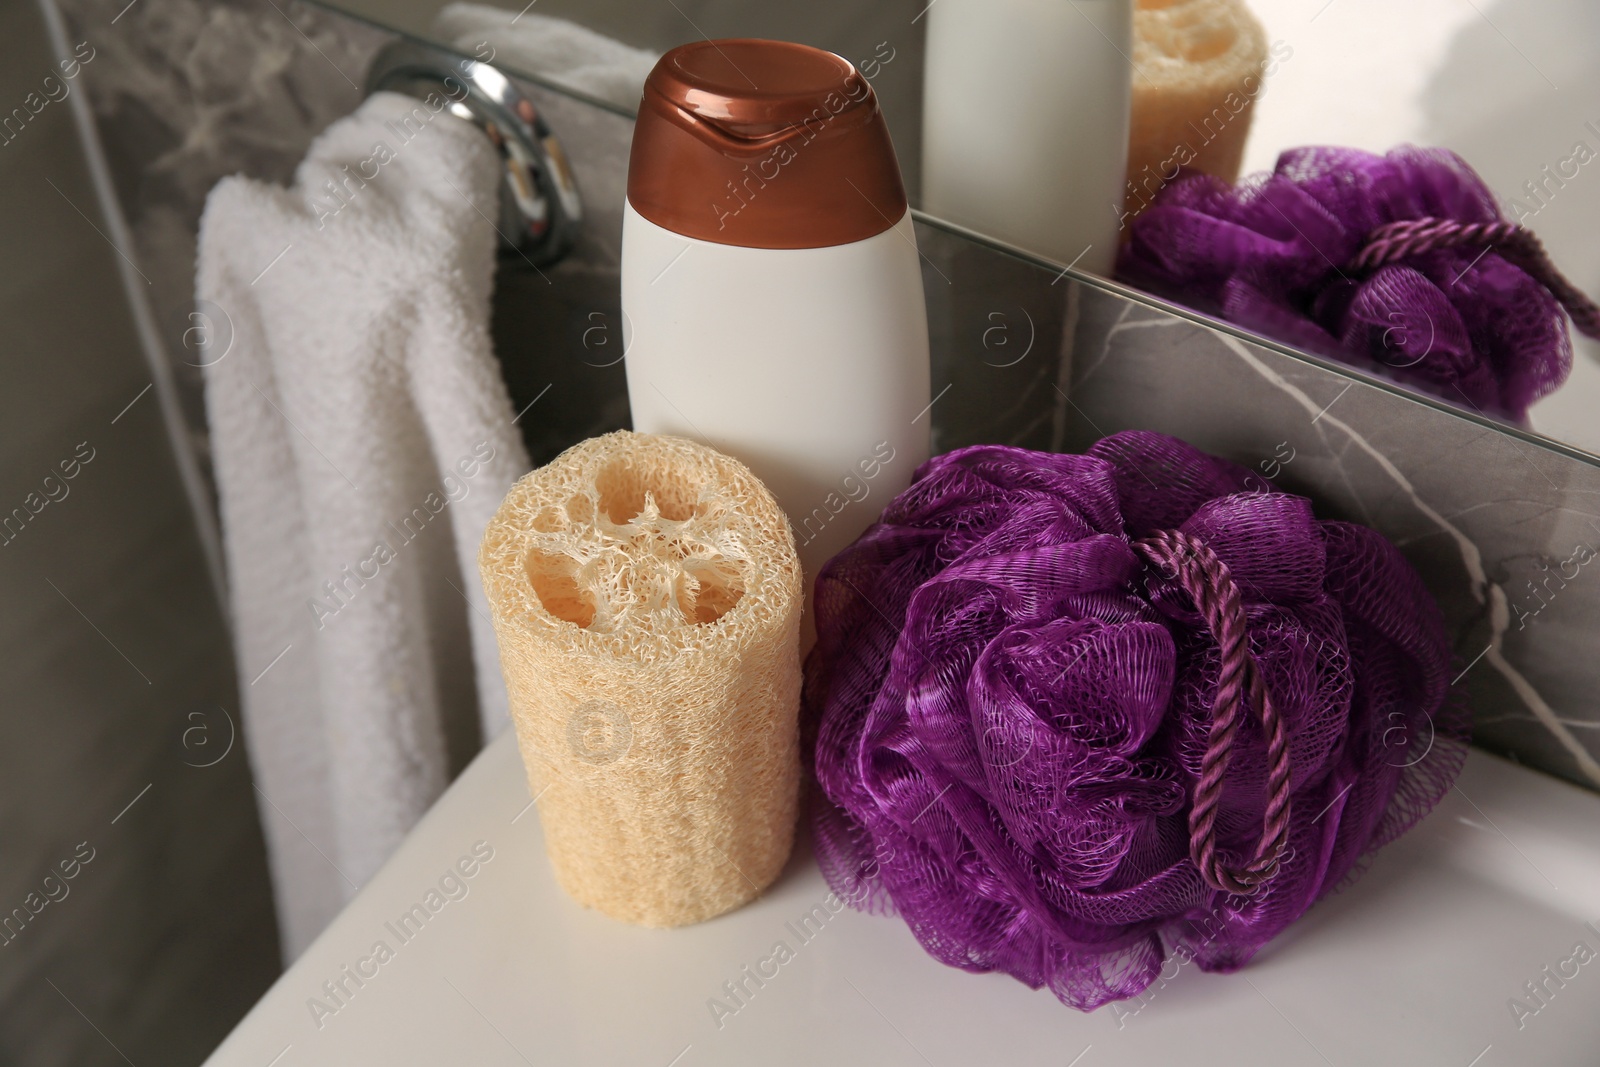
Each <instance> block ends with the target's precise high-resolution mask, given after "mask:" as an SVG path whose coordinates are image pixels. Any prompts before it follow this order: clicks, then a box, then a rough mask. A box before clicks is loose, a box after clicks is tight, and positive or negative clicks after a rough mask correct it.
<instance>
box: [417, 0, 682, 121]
mask: <svg viewBox="0 0 1600 1067" xmlns="http://www.w3.org/2000/svg"><path fill="white" fill-rule="evenodd" d="M433 35H434V36H435V37H438V38H439V39H441V40H445V41H449V42H451V43H452V44H453V45H454V46H455V47H456V48H458V49H460V50H461V51H463V52H465V53H466V54H467V55H469V56H476V57H478V58H479V59H481V60H483V61H484V62H489V61H490V60H491V58H492V59H493V61H494V62H497V63H499V64H501V65H502V66H506V67H509V68H511V69H513V70H522V71H526V72H527V73H529V74H538V75H541V76H543V77H546V78H549V79H550V80H551V81H553V82H556V83H558V84H560V85H564V86H567V87H568V88H571V89H576V90H578V91H579V92H581V93H587V94H588V95H590V96H593V97H596V98H598V99H600V100H604V101H606V102H607V103H611V104H615V105H617V106H618V107H623V108H627V109H628V110H630V111H632V110H634V109H636V108H637V107H638V106H639V97H640V96H642V95H643V93H644V79H645V76H646V75H648V74H649V73H650V68H652V67H654V66H655V65H656V60H658V59H660V58H661V53H659V52H652V51H649V50H648V49H644V48H632V47H630V46H628V45H625V44H623V43H622V42H620V41H614V40H612V39H611V38H610V37H607V36H605V35H604V34H599V33H596V32H595V31H593V30H591V29H588V28H587V27H584V26H580V25H578V24H577V23H575V22H569V21H567V20H566V19H558V18H550V17H548V16H545V15H533V14H529V13H528V12H527V11H526V10H524V11H522V12H521V13H520V14H519V13H517V12H514V11H506V10H503V9H501V8H497V7H488V6H486V5H484V4H471V3H455V4H447V5H446V6H445V8H444V9H443V10H442V11H440V12H439V14H438V15H437V16H435V18H434V20H433ZM489 49H493V52H492V53H491V52H490V51H489Z"/></svg>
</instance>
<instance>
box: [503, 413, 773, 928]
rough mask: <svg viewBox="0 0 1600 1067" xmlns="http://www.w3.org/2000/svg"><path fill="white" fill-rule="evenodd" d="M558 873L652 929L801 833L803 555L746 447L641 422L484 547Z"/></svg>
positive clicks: (730, 883)
mask: <svg viewBox="0 0 1600 1067" xmlns="http://www.w3.org/2000/svg"><path fill="white" fill-rule="evenodd" d="M478 563H479V567H480V569H481V570H482V572H483V584H484V588H485V590H486V591H487V592H488V595H489V603H490V605H491V607H492V609H493V612H494V626H495V633H496V635H497V636H498V638H499V641H500V663H501V667H502V669H503V670H504V671H505V677H506V685H507V687H508V689H509V690H510V694H511V713H512V718H513V720H514V721H515V723H516V728H517V740H518V742H519V744H520V745H521V748H522V757H523V760H524V762H525V763H526V764H527V766H528V781H529V785H530V787H531V789H532V792H533V795H534V796H535V797H537V798H538V800H539V815H540V818H541V820H542V821H543V823H544V829H545V842H546V846H547V848H548V849H549V853H550V859H551V862H552V864H553V865H554V867H555V871H556V876H557V878H558V879H559V880H560V882H561V884H562V886H563V887H564V888H565V889H566V890H567V892H568V893H570V894H572V896H573V897H575V898H576V899H577V900H578V901H580V902H581V903H583V904H585V905H587V906H590V907H594V908H598V909H599V910H601V911H603V912H605V913H606V914H607V915H610V916H612V917H613V918H616V919H622V920H624V921H627V922H635V923H640V924H643V925H645V926H679V925H683V924H685V923H692V922H699V921H701V920H703V919H709V918H711V917H712V916H713V915H718V914H721V913H722V912H725V911H727V910H729V909H730V908H735V907H738V906H739V905H740V904H743V903H745V902H746V901H748V900H750V899H751V898H753V897H755V896H756V895H757V894H759V893H760V892H761V890H762V889H764V888H766V887H767V886H768V885H770V884H771V883H772V881H773V879H774V878H776V877H777V875H778V872H779V871H780V870H781V869H782V867H783V864H784V861H785V860H786V859H787V858H788V855H789V848H790V845H791V844H792V842H793V838H794V821H795V805H796V797H797V790H798V783H799V762H798V754H797V747H796V746H797V738H796V716H797V712H798V708H799V700H800V664H799V622H800V605H801V579H800V564H799V561H798V560H797V558H796V556H795V549H794V538H793V536H792V535H791V533H790V531H789V525H788V522H787V520H786V519H785V518H784V515H783V512H782V511H780V510H779V509H778V505H777V503H776V502H775V501H774V500H773V498H772V495H771V494H770V493H769V492H768V491H767V489H766V487H765V486H763V485H762V484H761V482H760V481H758V480H757V479H756V477H755V475H753V474H751V473H750V471H749V470H748V469H747V468H746V467H745V466H744V465H743V464H741V463H739V462H738V461H737V460H734V459H730V458H729V457H727V456H724V455H722V454H721V453H719V452H716V451H713V450H712V449H710V448H707V447H705V446H704V445H700V444H696V443H695V442H693V441H687V440H684V439H682V438H678V437H660V436H654V435H650V434H636V433H630V432H627V431H620V432H618V433H611V434H606V435H605V436H603V437H596V438H593V439H591V440H588V441H585V442H584V443H582V444H580V445H578V446H576V447H574V448H570V449H568V450H567V451H566V452H563V453H562V454H561V455H560V456H557V457H556V459H555V460H554V461H552V462H551V463H549V464H548V465H546V466H544V467H541V468H539V469H538V470H536V471H534V472H532V473H531V474H528V475H526V476H525V477H523V479H522V480H521V481H519V482H518V483H517V484H516V485H515V486H514V487H512V489H511V491H510V493H508V494H507V495H506V498H505V500H504V502H503V503H501V505H500V510H499V511H497V512H496V513H495V516H494V519H493V521H491V522H490V524H489V528H488V530H487V531H486V532H485V534H484V538H483V547H482V549H481V550H480V552H479V556H478Z"/></svg>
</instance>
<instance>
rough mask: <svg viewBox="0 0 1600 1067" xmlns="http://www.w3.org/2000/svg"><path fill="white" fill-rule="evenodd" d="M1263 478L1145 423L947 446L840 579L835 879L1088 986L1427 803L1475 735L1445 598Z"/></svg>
mask: <svg viewBox="0 0 1600 1067" xmlns="http://www.w3.org/2000/svg"><path fill="white" fill-rule="evenodd" d="M1252 486H1260V479H1259V478H1254V477H1252V476H1251V475H1250V472H1248V471H1246V470H1245V469H1243V468H1241V467H1238V466H1235V465H1234V464H1231V463H1227V462H1224V461H1222V460H1218V459H1215V458H1213V457H1211V456H1208V455H1206V454H1205V453H1203V452H1200V451H1198V450H1196V449H1194V448H1192V447H1190V446H1189V445H1187V444H1185V443H1183V442H1182V441H1179V440H1177V439H1175V438H1171V437H1166V436H1163V435H1160V434H1153V433H1141V432H1130V433H1121V434H1116V435H1114V436H1112V437H1108V438H1106V439H1104V440H1102V441H1100V442H1099V443H1098V444H1096V445H1095V446H1094V447H1093V448H1091V449H1090V450H1089V452H1088V454H1087V455H1081V456H1079V455H1056V454H1049V453H1041V452H1030V451H1027V450H1025V449H1019V448H1010V447H1006V446H1001V445H982V446H977V447H972V448H966V449H961V450H959V451H956V452H951V453H949V454H947V455H943V456H939V457H937V458H935V459H932V460H930V461H929V462H928V463H926V464H924V465H923V466H922V467H921V468H920V469H919V470H918V472H917V479H916V481H915V482H914V483H913V484H912V485H911V487H910V488H909V489H907V490H906V491H905V492H904V493H902V494H900V496H898V497H896V498H895V500H893V501H892V502H891V503H890V504H889V506H888V508H887V509H885V511H884V513H883V516H882V518H881V520H880V522H878V523H877V524H876V525H874V526H873V527H871V528H870V529H869V530H868V531H867V532H866V533H865V534H863V535H862V537H861V538H860V540H858V541H857V542H856V543H855V544H854V545H852V546H851V547H849V548H848V549H846V550H845V551H844V552H842V553H840V554H839V555H838V556H836V557H834V559H833V560H831V561H830V562H829V563H828V564H827V566H826V567H825V568H824V569H823V571H822V573H821V575H820V576H819V577H818V579H817V587H816V621H817V645H816V647H815V649H814V650H813V651H812V653H811V655H810V657H809V658H808V659H807V661H806V668H805V675H806V677H805V691H804V693H805V695H804V707H805V718H806V722H807V729H808V731H809V734H810V737H811V740H812V744H811V756H812V768H813V771H814V773H815V775H816V779H817V781H818V783H819V785H820V787H821V792H822V794H823V796H822V797H819V798H818V800H817V806H816V837H817V854H818V857H819V859H820V862H821V864H822V869H823V872H824V874H825V876H826V877H827V879H828V881H829V883H830V884H831V885H832V886H833V888H834V889H835V891H836V892H837V893H838V894H839V895H840V896H841V897H843V898H844V899H846V900H849V901H851V902H853V903H855V904H856V906H858V907H862V908H864V909H866V910H869V911H895V912H898V913H899V914H900V915H901V916H902V917H903V918H904V919H905V920H906V922H907V923H908V924H909V925H910V927H911V929H912V931H913V932H914V933H915V935H916V936H917V938H918V940H920V941H921V942H922V944H923V946H924V947H925V948H926V949H927V950H928V952H929V953H931V954H932V955H933V956H935V957H936V958H938V959H940V960H942V961H944V962H945V963H948V964H950V965H952V966H955V967H960V968H963V969H965V970H969V971H979V972H981V971H995V970H998V971H1004V972H1006V973H1008V974H1011V975H1013V976H1014V977H1016V978H1018V979H1020V980H1021V981H1023V982H1025V983H1027V984H1028V985H1029V986H1031V987H1033V988H1039V987H1041V986H1049V987H1050V989H1051V991H1052V992H1054V993H1055V994H1056V996H1058V997H1059V998H1060V999H1061V1000H1062V1001H1064V1002H1065V1003H1067V1004H1070V1005H1072V1006H1073V1007H1076V1008H1081V1009H1084V1010H1088V1009H1091V1008H1094V1007H1097V1006H1099V1005H1101V1004H1103V1003H1105V1002H1107V1001H1111V1000H1117V999H1121V998H1126V997H1131V996H1135V995H1137V994H1138V993H1139V992H1141V991H1142V990H1144V989H1145V988H1146V987H1147V986H1149V985H1150V983H1151V982H1152V981H1153V980H1154V979H1155V978H1156V976H1157V975H1158V974H1159V973H1160V971H1161V969H1162V966H1163V963H1164V961H1165V960H1166V958H1167V957H1168V956H1169V954H1179V955H1182V956H1183V957H1184V958H1193V959H1194V960H1196V961H1197V962H1198V964H1199V965H1200V967H1201V968H1202V969H1204V970H1209V971H1226V970H1231V969H1233V968H1236V967H1239V966H1241V965H1242V964H1244V963H1245V962H1246V961H1248V960H1249V959H1250V957H1251V956H1252V955H1253V954H1254V953H1255V952H1256V951H1257V950H1258V949H1260V948H1261V946H1262V945H1264V944H1266V942H1267V941H1268V940H1270V939H1271V938H1272V937H1273V936H1274V935H1276V934H1277V933H1278V932H1279V931H1281V930H1282V929H1283V928H1284V927H1286V926H1287V925H1288V924H1289V923H1291V922H1293V921H1294V920H1295V919H1296V918H1298V917H1299V916H1300V915H1301V914H1303V913H1304V912H1305V910H1306V909H1307V908H1308V907H1309V906H1310V905H1311V904H1312V902H1313V901H1315V900H1317V899H1318V898H1319V897H1321V896H1322V895H1323V894H1325V893H1327V892H1328V891H1329V890H1331V889H1333V888H1334V887H1335V886H1337V885H1339V884H1341V883H1342V882H1343V881H1346V880H1348V879H1349V878H1351V877H1353V876H1354V875H1356V874H1357V873H1359V869H1360V867H1361V866H1362V861H1363V858H1364V857H1366V856H1368V855H1369V854H1370V853H1371V852H1372V851H1373V850H1374V849H1376V848H1378V847H1379V846H1381V845H1383V844H1385V843H1387V842H1388V841H1390V840H1392V839H1394V838H1395V837H1397V836H1398V835H1399V834H1400V833H1402V832H1403V831H1405V830H1406V829H1407V828H1408V827H1410V826H1411V825H1412V824H1413V823H1414V822H1415V821H1416V820H1417V819H1419V818H1420V817H1421V816H1422V815H1423V814H1424V813H1426V812H1427V811H1428V809H1429V808H1430V807H1432V805H1433V804H1434V803H1435V802H1437V801H1438V799H1439V798H1440V797H1441V796H1442V795H1443V794H1444V792H1445V791H1446V790H1447V789H1449V787H1450V784H1451V782H1452V781H1454V779H1455V776H1456V774H1457V772H1458V771H1459V769H1460V766H1461V762H1462V759H1463V756H1464V753H1465V740H1466V722H1465V717H1464V713H1463V709H1462V708H1461V706H1460V705H1459V703H1457V702H1454V701H1449V702H1447V700H1446V694H1447V690H1448V688H1449V673H1448V666H1449V661H1450V647H1449V643H1448V641H1447V639H1446V636H1445V631H1444V625H1443V621H1442V619H1441V617H1440V614H1439V610H1438V608H1437V606H1436V605H1435V604H1434V602H1433V600H1432V599H1431V597H1430V596H1429V594H1428V592H1427V590H1426V589H1425V588H1424V587H1423V585H1422V582H1421V580H1420V579H1419V578H1418V577H1417V575H1416V573H1415V572H1414V571H1413V570H1412V569H1411V567H1410V565H1409V564H1407V563H1406V561H1405V560H1404V558H1403V557H1401V555H1400V553H1399V552H1398V551H1397V550H1396V549H1395V548H1394V547H1393V546H1392V545H1391V544H1389V542H1388V541H1386V540H1384V538H1383V537H1382V536H1380V535H1379V534H1377V533H1375V532H1373V531H1371V530H1369V529H1366V528H1365V527H1362V526H1356V525H1352V524H1349V523H1342V522H1326V521H1319V520H1317V519H1316V518H1315V517H1314V516H1313V515H1312V511H1311V506H1310V504H1309V502H1308V501H1306V500H1304V499H1303V498H1300V497H1297V496H1292V495H1289V494H1287V493H1282V492H1277V491H1275V490H1272V489H1270V487H1265V486H1260V488H1255V489H1252ZM1230 612H1231V614H1230ZM1230 731H1231V732H1230ZM1219 734H1225V735H1226V736H1221V737H1220V739H1219ZM1219 752H1220V753H1221V754H1222V759H1221V763H1220V766H1219V764H1218V762H1217V757H1218V753H1219ZM1275 820H1276V822H1275ZM1275 826H1276V830H1277V833H1276V834H1275V833H1274V829H1275ZM1230 872H1231V873H1230ZM1252 872H1253V873H1252ZM1235 877H1237V879H1238V880H1237V881H1230V879H1231V878H1235Z"/></svg>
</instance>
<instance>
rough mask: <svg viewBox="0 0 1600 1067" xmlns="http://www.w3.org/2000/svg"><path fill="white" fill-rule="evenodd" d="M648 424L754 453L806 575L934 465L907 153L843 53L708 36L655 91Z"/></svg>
mask: <svg viewBox="0 0 1600 1067" xmlns="http://www.w3.org/2000/svg"><path fill="white" fill-rule="evenodd" d="M622 311H623V343H624V348H625V351H626V354H627V358H626V362H627V373H628V397H629V404H630V406H631V408H632V413H633V428H634V429H635V430H638V431H641V432H645V433H670V434H677V435H680V436H684V437H691V438H695V439H697V440H700V441H703V442H705V443H707V444H709V445H711V446H712V447H713V448H716V449H718V450H720V451H723V452H726V453H728V454H730V455H732V456H735V457H737V458H738V459H740V460H742V461H743V462H745V463H746V464H748V465H749V466H750V468H751V469H752V470H754V471H755V473H756V474H757V475H758V476H759V477H760V478H761V479H762V480H763V481H764V482H765V483H766V484H767V486H768V488H770V489H771V490H772V493H773V495H774V496H775V497H776V498H777V500H778V503H779V504H780V505H781V506H782V507H783V509H784V511H785V512H786V513H787V514H788V516H789V521H790V524H791V525H792V527H793V529H794V534H795V543H796V546H797V547H798V549H799V553H800V559H801V563H802V565H803V566H804V568H805V571H806V580H807V583H808V588H809V584H810V582H811V581H813V580H814V579H815V578H816V574H817V571H818V570H819V569H820V567H821V565H822V564H823V563H824V562H826V561H827V560H828V559H829V558H830V557H832V556H833V555H834V554H835V553H837V552H838V551H839V550H840V549H842V548H844V547H845V546H846V545H848V544H849V543H850V542H851V541H853V540H854V539H855V538H856V537H857V536H858V535H859V534H860V533H861V531H862V530H864V529H865V528H866V527H867V526H868V525H869V524H870V523H871V522H872V521H873V520H875V519H876V518H877V516H878V513H879V512H880V511H881V510H882V508H883V506H884V505H885V504H886V503H888V501H889V500H890V498H892V497H893V496H894V495H895V494H896V493H898V492H900V491H901V490H902V489H904V488H905V487H906V486H907V485H909V484H910V482H911V476H912V473H913V472H914V471H915V469H916V468H917V466H918V465H919V464H921V463H922V462H923V461H924V460H925V459H927V458H928V450H929V425H930V422H931V414H930V412H929V380H928V327H927V318H926V311H925V308H924V302H923V295H922V272H921V264H920V262H919V258H918V254H917V246H916V236H915V234H914V233H913V231H912V226H911V216H910V213H909V211H908V208H907V203H906V197H905V191H904V187H903V185H902V183H901V180H900V172H899V166H898V164H897V163H896V161H895V157H894V151H893V148H892V146H891V145H890V142H889V136H888V131H887V129H886V127H885V126H884V122H883V118H882V114H881V112H880V111H879V108H878V104H877V99H876V97H875V96H874V94H873V92H872V88H871V86H870V85H869V84H868V83H867V81H866V79H865V78H863V77H862V76H861V74H860V73H859V72H857V71H856V69H855V68H854V67H853V66H852V65H851V64H850V63H849V62H847V61H846V60H844V59H841V58H840V57H839V56H836V55H833V54H832V53H829V52H823V51H820V50H818V49H814V48H809V47H807V46H804V45H798V44H789V43H785V42H778V41H760V40H724V41H702V42H698V43H695V44H690V45H684V46H682V47H680V48H677V49H674V50H673V51H671V52H668V53H667V54H666V55H665V56H663V57H662V59H661V61H660V63H659V64H658V65H657V66H656V68H655V70H654V71H653V72H652V73H651V75H650V78H649V80H648V81H647V82H646V85H645V91H644V99H643V101H642V103H641V107H640V114H639V120H638V124H637V126H636V127H635V131H634V141H633V153H632V159H631V161H630V164H629V172H628V203H627V205H626V208H625V211H624V218H623V231H622Z"/></svg>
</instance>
